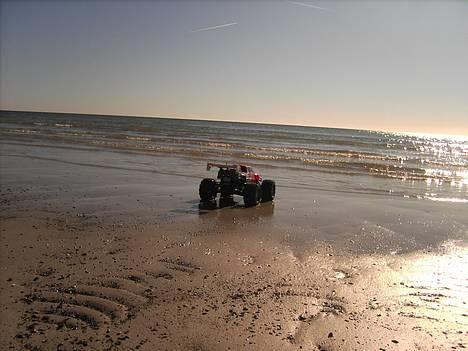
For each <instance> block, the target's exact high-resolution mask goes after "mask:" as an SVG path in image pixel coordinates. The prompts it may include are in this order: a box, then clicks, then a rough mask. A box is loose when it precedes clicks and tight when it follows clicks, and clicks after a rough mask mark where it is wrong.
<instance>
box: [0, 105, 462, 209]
mask: <svg viewBox="0 0 468 351" xmlns="http://www.w3.org/2000/svg"><path fill="white" fill-rule="evenodd" d="M0 135H1V137H2V140H4V141H6V140H8V141H9V142H11V143H12V142H17V143H28V144H29V145H31V144H33V145H36V146H37V147H38V148H39V147H40V146H41V145H42V146H46V145H48V146H54V147H55V148H73V149H76V150H79V149H80V148H81V149H83V148H84V149H85V150H89V149H94V150H109V151H113V152H116V153H118V157H117V159H118V160H117V161H116V160H115V158H112V159H111V160H109V161H107V160H106V159H102V160H101V159H99V157H97V158H96V160H86V161H85V162H88V163H89V162H91V163H94V164H96V165H99V166H100V167H111V168H112V167H115V166H118V167H124V168H127V169H129V170H137V171H138V170H140V171H148V170H150V171H157V172H161V173H164V174H174V175H184V176H193V177H204V176H206V172H204V163H205V162H206V161H218V162H220V161H226V162H242V163H247V164H252V165H254V166H255V167H256V168H257V169H258V170H259V171H260V172H261V173H262V174H263V175H264V176H265V177H267V178H268V177H271V178H274V179H275V180H276V181H277V182H278V185H279V186H281V187H282V188H296V189H305V190H307V189H308V190H318V191H326V192H337V193H340V192H342V193H365V194H375V195H389V196H397V197H403V198H418V199H426V200H433V201H444V202H460V203H467V202H468V138H467V137H448V136H439V137H435V136H423V135H410V134H398V133H386V132H375V131H364V130H350V129H335V128H315V127H299V126H279V125H265V124H249V123H234V122H214V121H197V120H180V119H167V118H135V117H111V116H106V117H104V116H92V115H71V114H51V113H27V112H7V111H2V112H1V113H0ZM38 150H39V149H38ZM136 154H139V155H142V156H139V157H135V155H136ZM42 157H45V156H42ZM47 157H51V156H50V155H47ZM156 157H157V158H156ZM161 157H162V158H164V157H169V158H171V159H174V158H176V159H178V162H161V161H159V160H161ZM81 162H84V161H83V160H81Z"/></svg>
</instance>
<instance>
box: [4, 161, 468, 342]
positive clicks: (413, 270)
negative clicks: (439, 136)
mask: <svg viewBox="0 0 468 351" xmlns="http://www.w3.org/2000/svg"><path fill="white" fill-rule="evenodd" d="M48 158H52V157H51V155H48ZM2 165H3V166H2V191H1V212H0V216H1V228H0V229H1V231H0V244H1V246H0V247H1V248H0V260H1V261H0V263H1V265H0V266H1V271H0V306H1V307H0V308H1V310H0V311H1V317H0V323H1V324H0V328H1V330H2V333H0V345H2V349H13V350H24V349H30V350H81V349H82V350H106V349H108V350H128V349H141V350H228V349H231V350H239V349H252V350H299V349H304V350H432V349H435V350H448V349H462V348H465V347H467V346H468V345H467V337H468V334H467V333H468V328H467V325H468V315H467V313H466V310H467V308H466V302H467V296H468V294H467V292H468V287H467V280H466V277H467V276H468V274H467V266H468V265H467V263H468V262H467V261H468V258H467V257H468V256H467V252H468V251H467V247H466V238H467V237H466V235H467V232H466V225H467V224H466V218H465V215H466V205H463V204H462V205H461V206H460V205H459V204H453V205H451V204H440V203H433V202H427V201H425V202H423V201H417V200H414V201H413V200H408V199H396V198H392V197H385V198H383V197H371V196H359V195H355V194H354V195H349V196H346V195H343V194H338V195H337V194H324V193H321V192H320V191H317V192H312V193H311V192H308V193H304V192H303V191H301V190H297V191H294V190H293V189H292V190H291V189H289V190H288V192H287V193H286V192H283V193H281V188H279V194H278V198H277V199H276V201H275V203H273V204H271V203H270V204H268V203H266V204H261V205H259V206H258V207H256V208H252V209H244V208H243V207H242V202H241V201H239V202H234V203H227V204H224V206H221V207H222V208H210V207H209V206H208V207H207V206H201V207H200V206H199V203H198V200H197V198H196V183H197V182H198V179H196V178H195V177H192V178H191V177H186V178H183V177H178V178H177V177H176V178H174V177H173V176H171V175H162V174H152V173H135V172H134V173H131V172H130V173H126V172H122V171H118V172H116V171H115V170H108V169H96V167H88V166H85V165H79V164H74V165H70V164H59V163H57V162H55V163H54V162H53V161H50V160H45V159H42V160H40V159H30V158H29V159H25V158H24V157H18V158H12V157H9V158H7V157H3V158H2ZM4 166H8V167H5V168H3V167H4ZM463 206H464V207H463Z"/></svg>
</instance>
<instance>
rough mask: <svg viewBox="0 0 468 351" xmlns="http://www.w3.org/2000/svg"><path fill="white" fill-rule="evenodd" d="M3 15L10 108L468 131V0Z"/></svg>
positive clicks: (47, 9) (94, 6)
mask: <svg viewBox="0 0 468 351" xmlns="http://www.w3.org/2000/svg"><path fill="white" fill-rule="evenodd" d="M0 6H1V9H0V10H1V21H0V23H1V24H0V39H1V40H0V74H1V76H0V77H1V78H0V107H1V109H14V110H33V111H62V112H80V113H97V114H117V115H144V116H175V117H186V118H201V119H220V120H235V121H257V122H267V123H286V124H303V125H315V126H333V127H346V128H364V129H378V130H393V131H416V132H436V133H448V134H450V133H453V134H465V135H468V2H467V1H442V0H441V1H408V2H407V1H401V0H400V1H396V0H395V1H365V2H361V1H308V0H299V1H279V0H278V1H258V2H250V1H193V0H192V1H62V2H61V1H30V2H29V1H21V0H20V1H2V2H1V5H0ZM213 27H214V28H213Z"/></svg>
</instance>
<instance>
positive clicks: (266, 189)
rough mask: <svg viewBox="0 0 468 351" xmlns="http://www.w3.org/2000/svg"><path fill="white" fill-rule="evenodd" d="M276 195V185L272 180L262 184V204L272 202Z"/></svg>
mask: <svg viewBox="0 0 468 351" xmlns="http://www.w3.org/2000/svg"><path fill="white" fill-rule="evenodd" d="M275 194H276V184H275V182H274V181H273V180H264V181H263V182H262V202H268V201H272V200H273V199H274V198H275Z"/></svg>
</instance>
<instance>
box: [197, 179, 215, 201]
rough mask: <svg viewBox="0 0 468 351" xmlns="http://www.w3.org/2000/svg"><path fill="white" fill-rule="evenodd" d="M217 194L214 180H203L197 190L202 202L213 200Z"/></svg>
mask: <svg viewBox="0 0 468 351" xmlns="http://www.w3.org/2000/svg"><path fill="white" fill-rule="evenodd" d="M217 193H218V191H217V187H216V180H214V179H211V178H205V179H203V180H202V181H201V183H200V187H199V188H198V194H199V195H200V199H201V200H202V201H211V200H213V199H214V198H215V197H216V194H217Z"/></svg>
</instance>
